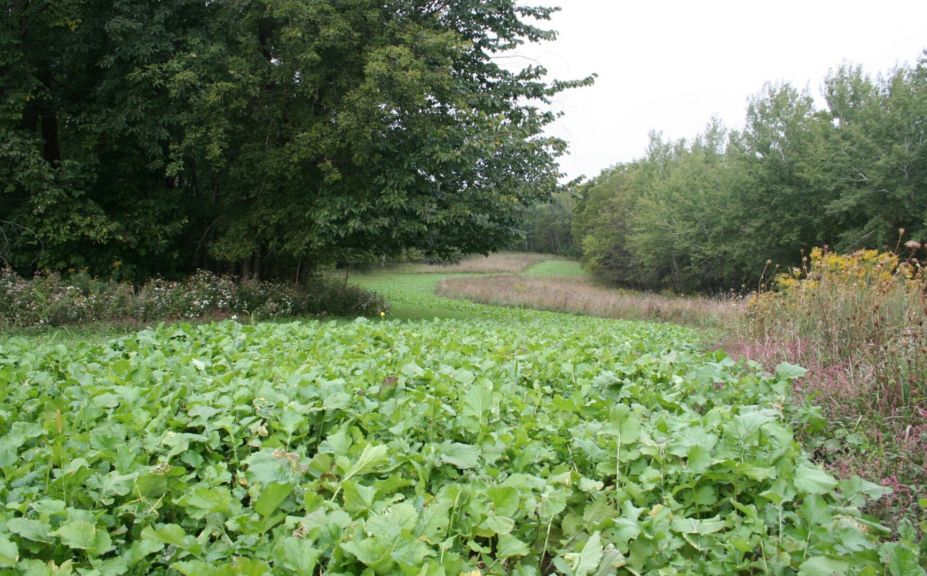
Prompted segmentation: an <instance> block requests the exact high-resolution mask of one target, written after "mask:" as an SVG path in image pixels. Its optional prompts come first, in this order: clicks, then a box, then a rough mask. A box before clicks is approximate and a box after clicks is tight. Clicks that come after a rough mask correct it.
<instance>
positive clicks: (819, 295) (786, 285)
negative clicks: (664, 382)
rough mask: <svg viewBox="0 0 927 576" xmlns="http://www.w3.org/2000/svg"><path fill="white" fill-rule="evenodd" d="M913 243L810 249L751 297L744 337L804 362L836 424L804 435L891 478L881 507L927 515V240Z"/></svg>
mask: <svg viewBox="0 0 927 576" xmlns="http://www.w3.org/2000/svg"><path fill="white" fill-rule="evenodd" d="M906 248H907V250H908V252H907V254H906V255H905V256H899V255H898V254H894V253H890V252H879V251H876V250H862V251H858V252H854V253H852V254H836V253H833V252H829V251H827V250H823V249H815V250H813V251H812V252H811V254H810V258H809V259H806V260H805V261H804V264H803V266H802V267H801V268H795V269H793V270H790V271H789V272H788V273H786V274H781V275H779V276H778V277H776V278H775V279H774V282H773V286H774V290H772V291H767V292H762V293H759V294H756V295H754V296H752V297H751V298H750V299H749V300H748V305H747V314H746V317H745V320H744V322H743V323H742V325H741V326H740V329H741V333H740V334H739V335H738V338H737V341H738V342H739V344H740V346H739V351H740V352H741V353H743V355H745V356H747V357H750V358H754V359H757V360H760V361H763V362H764V363H765V364H767V365H768V366H772V365H775V363H777V362H780V361H790V362H795V363H800V364H802V365H804V366H805V367H807V368H808V369H809V372H808V374H807V375H806V376H805V378H803V379H802V380H801V381H800V383H799V385H798V392H799V393H800V394H801V395H802V396H803V397H805V398H806V399H808V400H810V401H812V402H814V403H816V404H820V405H821V406H822V407H823V408H824V410H825V411H826V415H827V418H826V423H827V425H828V427H829V431H828V434H825V435H823V436H821V435H817V436H815V437H810V438H807V439H806V440H807V442H808V443H809V444H810V445H811V446H812V448H813V449H815V450H816V452H817V454H818V455H819V456H820V457H821V458H823V459H824V460H826V461H828V462H829V463H830V465H831V466H832V467H833V468H834V469H836V470H838V471H841V472H842V473H843V475H849V474H853V473H861V474H864V475H866V476H868V477H870V478H872V477H875V478H877V479H881V481H882V483H883V484H885V485H888V486H892V487H893V490H894V493H893V495H892V497H891V498H890V499H888V500H887V502H888V503H889V505H890V506H891V508H892V509H890V510H885V511H883V512H884V514H882V515H883V517H886V518H887V519H892V520H897V519H898V518H900V517H903V516H910V515H913V516H920V519H921V520H927V518H925V513H927V510H924V509H923V508H921V507H920V506H919V505H918V504H917V502H918V501H919V500H922V499H923V497H924V495H925V493H927V272H925V270H924V264H923V261H922V258H921V252H920V251H921V250H922V246H921V245H920V244H919V243H917V242H909V243H908V244H907V245H906ZM734 347H735V348H736V347H737V346H736V345H735V346H734ZM919 509H920V510H919Z"/></svg>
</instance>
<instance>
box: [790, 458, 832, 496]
mask: <svg viewBox="0 0 927 576" xmlns="http://www.w3.org/2000/svg"><path fill="white" fill-rule="evenodd" d="M794 484H795V488H796V489H798V491H799V492H804V493H805V494H827V493H828V492H830V491H831V490H833V489H834V488H835V487H836V486H837V480H835V479H834V478H833V477H832V476H831V475H829V474H827V473H826V472H824V471H823V470H821V469H820V468H816V467H814V466H809V465H807V464H802V465H800V466H799V467H798V468H797V469H796V470H795V480H794Z"/></svg>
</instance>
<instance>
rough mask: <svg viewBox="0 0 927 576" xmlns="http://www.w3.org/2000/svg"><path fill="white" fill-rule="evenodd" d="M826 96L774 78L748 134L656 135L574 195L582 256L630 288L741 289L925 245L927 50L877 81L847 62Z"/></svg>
mask: <svg viewBox="0 0 927 576" xmlns="http://www.w3.org/2000/svg"><path fill="white" fill-rule="evenodd" d="M823 95H824V102H825V105H824V106H823V107H819V106H816V105H815V101H814V99H813V98H812V96H811V95H810V94H809V93H808V92H807V91H801V90H797V89H796V88H794V87H793V86H790V85H788V84H775V85H767V86H766V87H764V88H763V90H762V91H761V92H760V93H759V94H758V95H757V96H755V97H754V98H753V99H752V100H751V101H750V103H749V106H748V109H747V114H746V122H745V126H744V128H743V129H742V130H728V129H726V128H725V127H724V126H722V125H721V124H720V123H719V122H718V121H712V122H710V123H709V124H708V126H707V127H706V129H705V130H704V131H703V132H702V133H701V134H699V135H698V136H696V137H695V138H694V139H692V140H680V141H676V142H671V141H667V140H665V139H664V138H662V137H661V135H659V134H653V135H652V137H651V142H650V145H649V147H648V149H647V151H646V154H645V155H644V157H643V158H641V159H640V160H637V161H635V162H631V163H627V164H620V165H616V166H614V167H612V168H610V169H608V170H605V171H603V172H602V173H601V174H600V175H598V176H597V177H595V178H594V179H592V180H591V181H590V182H587V183H585V184H583V185H582V186H580V187H579V188H578V189H576V190H575V191H574V194H575V196H576V198H577V199H576V201H575V210H574V212H573V213H572V214H564V216H563V219H562V220H561V222H568V223H569V224H570V225H572V230H573V240H574V242H575V246H576V249H577V250H581V251H582V258H583V260H584V263H585V264H586V265H587V266H588V267H589V268H591V269H593V270H595V271H597V272H598V273H599V274H600V275H602V276H603V277H605V278H607V279H608V280H610V281H612V282H614V283H617V284H622V285H626V286H631V287H640V288H649V289H672V290H674V291H680V292H692V291H707V292H716V291H721V290H730V289H733V290H737V291H742V290H744V289H746V290H750V289H756V288H757V287H758V286H759V284H760V283H761V282H762V281H763V278H769V276H770V275H772V274H773V273H775V272H776V270H777V267H778V271H779V272H782V271H783V270H784V269H785V268H786V267H791V266H799V265H801V263H802V259H803V257H804V256H807V255H808V253H809V251H810V249H811V248H812V247H815V246H827V247H829V248H831V249H832V250H836V251H840V252H847V251H853V250H858V249H861V248H878V249H887V250H896V251H904V250H905V248H904V244H905V242H908V241H911V240H912V239H913V240H923V239H924V238H925V237H927V53H925V55H924V56H922V57H921V59H920V61H919V62H918V63H917V64H916V65H914V66H906V67H900V68H897V69H896V70H894V71H892V72H890V73H888V74H886V75H884V76H878V77H872V76H870V75H867V74H866V73H865V72H864V71H863V70H862V69H861V68H859V67H853V66H843V67H840V68H838V69H836V70H835V71H833V72H832V73H831V74H830V75H829V76H828V77H827V79H826V81H825V82H824V85H823ZM547 210H548V211H550V210H555V211H556V210H557V209H556V206H554V207H551V208H547ZM561 213H562V211H561ZM544 214H545V213H544V212H542V211H535V212H534V215H533V216H532V218H533V220H532V221H541V220H543V216H544Z"/></svg>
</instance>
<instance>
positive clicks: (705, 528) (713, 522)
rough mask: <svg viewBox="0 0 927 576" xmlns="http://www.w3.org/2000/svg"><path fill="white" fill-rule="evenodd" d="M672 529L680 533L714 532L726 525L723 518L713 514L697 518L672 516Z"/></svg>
mask: <svg viewBox="0 0 927 576" xmlns="http://www.w3.org/2000/svg"><path fill="white" fill-rule="evenodd" d="M672 526H673V530H675V531H676V532H679V533H681V534H714V533H715V532H719V531H721V530H724V528H725V527H726V526H727V525H726V524H725V522H724V520H721V519H720V518H719V517H717V516H715V517H714V518H706V519H704V520H699V519H696V518H679V517H677V518H673V524H672Z"/></svg>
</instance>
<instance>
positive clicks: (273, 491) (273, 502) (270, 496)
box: [254, 482, 293, 518]
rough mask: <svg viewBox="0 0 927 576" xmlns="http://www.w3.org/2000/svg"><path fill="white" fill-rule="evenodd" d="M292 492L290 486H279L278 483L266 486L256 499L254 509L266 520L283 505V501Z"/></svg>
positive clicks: (291, 486)
mask: <svg viewBox="0 0 927 576" xmlns="http://www.w3.org/2000/svg"><path fill="white" fill-rule="evenodd" d="M292 492H293V485H292V484H281V483H278V482H275V483H273V484H268V485H267V487H265V488H264V490H263V491H262V492H261V496H260V497H259V498H258V499H257V502H255V503H254V509H255V510H256V511H257V513H258V514H260V515H261V516H263V517H265V518H267V517H268V516H270V515H271V514H273V513H274V512H275V511H276V510H277V508H279V507H280V505H281V504H283V501H284V500H286V498H287V496H289V495H290V494H291V493H292Z"/></svg>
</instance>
